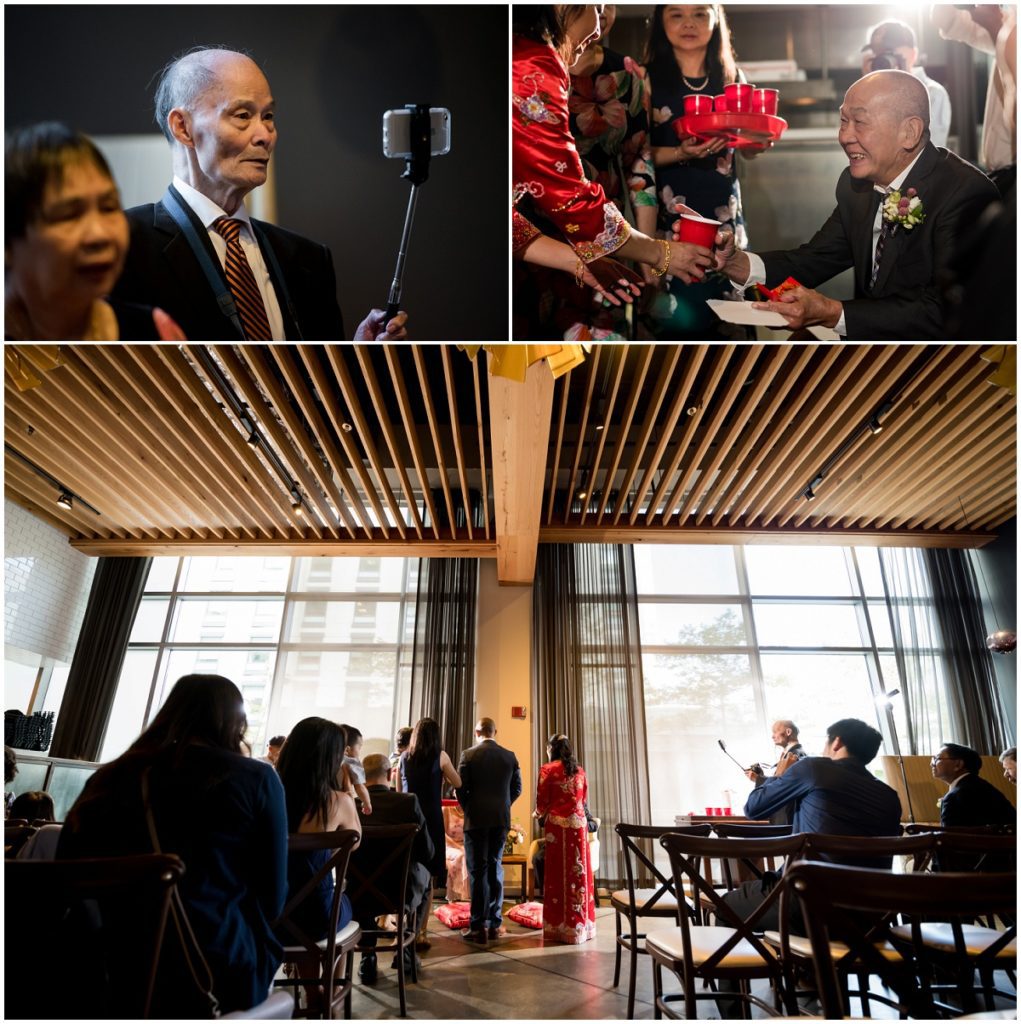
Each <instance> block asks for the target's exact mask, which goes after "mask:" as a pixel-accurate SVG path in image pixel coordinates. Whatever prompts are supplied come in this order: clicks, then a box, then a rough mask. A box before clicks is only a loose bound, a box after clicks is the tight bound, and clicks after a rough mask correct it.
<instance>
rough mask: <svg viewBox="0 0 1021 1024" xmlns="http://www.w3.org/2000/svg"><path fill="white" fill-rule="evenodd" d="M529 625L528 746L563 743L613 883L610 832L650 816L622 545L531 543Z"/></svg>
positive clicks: (630, 575) (636, 648)
mask: <svg viewBox="0 0 1021 1024" xmlns="http://www.w3.org/2000/svg"><path fill="white" fill-rule="evenodd" d="M532 619H533V630H532V635H533V638H534V640H533V645H532V658H533V665H532V680H533V686H534V693H533V697H532V703H533V708H534V715H533V719H532V720H533V722H534V730H535V731H534V733H533V749H534V750H536V751H539V752H540V760H543V759H544V754H545V749H546V741H547V740H548V739H549V737H550V736H551V735H552V734H553V733H556V732H563V733H566V734H567V736H568V737H569V738H570V740H571V742H572V744H573V746H574V749H575V753H576V754H577V756H578V760H579V762H580V763H581V765H582V767H584V769H585V773H586V775H587V776H588V786H589V808H590V810H591V811H592V813H593V814H594V815H595V816H596V817H597V818H600V819H601V821H602V825H601V828H600V839H601V846H600V869H599V876H600V878H601V879H605V880H606V881H608V882H609V883H610V884H622V879H623V874H624V866H623V860H622V855H621V852H620V844H619V843H618V842H616V836H615V835H614V832H613V829H614V826H616V825H617V823H618V822H622V821H623V822H629V823H632V824H634V823H648V822H649V820H650V818H651V807H650V801H649V775H648V771H649V769H648V758H647V755H646V745H645V704H644V701H643V696H642V690H643V685H642V657H641V645H640V641H639V633H638V600H637V593H636V586H635V565H634V555H633V551H632V549H631V547H630V546H625V545H611V544H573V545H571V544H540V545H539V553H538V560H537V564H536V572H535V585H534V590H533V600H532Z"/></svg>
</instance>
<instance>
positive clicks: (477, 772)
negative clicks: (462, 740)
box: [455, 740, 521, 832]
mask: <svg viewBox="0 0 1021 1024" xmlns="http://www.w3.org/2000/svg"><path fill="white" fill-rule="evenodd" d="M457 773H458V775H460V776H461V788H460V789H458V790H456V791H455V795H456V796H457V802H458V803H459V804H460V805H461V806H462V807H463V808H464V830H465V832H469V831H471V830H472V829H476V828H510V808H511V804H512V803H514V801H515V800H517V798H518V797H519V796H521V768H520V766H519V765H518V759H517V757H515V756H514V751H512V750H507V749H506V748H505V747H501V746H500V744H499V743H497V742H496V741H495V740H481V741H480V742H479V743H477V744H476V745H475V746H474V747H469V748H468V749H467V750H466V751H464V753H462V754H461V762H460V764H459V765H458V766H457Z"/></svg>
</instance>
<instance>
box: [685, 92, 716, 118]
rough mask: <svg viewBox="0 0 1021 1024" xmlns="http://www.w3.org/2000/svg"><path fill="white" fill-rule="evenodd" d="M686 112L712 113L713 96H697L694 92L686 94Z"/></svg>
mask: <svg viewBox="0 0 1021 1024" xmlns="http://www.w3.org/2000/svg"><path fill="white" fill-rule="evenodd" d="M684 112H685V113H686V114H711V113H712V112H713V98H712V96H697V95H693V94H689V95H687V96H685V97H684Z"/></svg>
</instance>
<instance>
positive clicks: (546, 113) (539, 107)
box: [511, 74, 560, 125]
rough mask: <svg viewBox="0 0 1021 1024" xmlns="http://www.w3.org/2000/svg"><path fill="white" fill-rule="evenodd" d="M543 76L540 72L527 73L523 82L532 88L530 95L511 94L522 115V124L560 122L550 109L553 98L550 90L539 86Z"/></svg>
mask: <svg viewBox="0 0 1021 1024" xmlns="http://www.w3.org/2000/svg"><path fill="white" fill-rule="evenodd" d="M542 78H543V76H542V75H540V74H531V75H525V76H524V77H523V78H522V82H523V83H524V84H525V85H527V86H528V87H529V88H530V89H531V90H532V92H531V94H530V95H528V96H524V97H522V96H516V95H512V96H511V102H512V103H513V104H514V106H515V107H516V108H517V110H518V113H519V114H520V115H521V122H522V124H526V125H527V124H528V122H529V121H534V122H535V123H536V124H559V123H560V118H559V117H557V115H556V114H554V113H553V111H551V110H550V109H549V104H550V103H552V101H553V98H552V97H551V96H550V94H549V93H548V92H545V91H544V90H541V89H540V88H539V82H540V81H541V80H542Z"/></svg>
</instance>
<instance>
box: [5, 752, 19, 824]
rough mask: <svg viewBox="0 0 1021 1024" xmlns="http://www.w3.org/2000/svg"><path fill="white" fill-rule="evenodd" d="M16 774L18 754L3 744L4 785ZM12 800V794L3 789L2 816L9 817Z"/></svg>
mask: <svg viewBox="0 0 1021 1024" xmlns="http://www.w3.org/2000/svg"><path fill="white" fill-rule="evenodd" d="M17 774H18V755H17V754H15V753H14V748H13V747H9V746H7V744H6V743H5V744H4V785H5V786H9V785H10V784H11V783H12V782H13V781H14V777H15V776H16V775H17ZM13 802H14V794H13V793H8V792H7V791H6V790H5V791H4V817H5V818H9V817H10V814H11V804H12V803H13Z"/></svg>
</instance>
